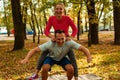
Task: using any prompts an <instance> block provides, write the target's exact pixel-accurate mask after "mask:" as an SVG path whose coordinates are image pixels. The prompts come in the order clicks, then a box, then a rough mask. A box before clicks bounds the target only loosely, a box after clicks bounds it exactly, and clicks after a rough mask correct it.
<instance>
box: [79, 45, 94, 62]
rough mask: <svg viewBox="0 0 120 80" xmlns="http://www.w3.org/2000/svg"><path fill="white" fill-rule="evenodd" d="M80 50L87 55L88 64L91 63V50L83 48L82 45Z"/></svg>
mask: <svg viewBox="0 0 120 80" xmlns="http://www.w3.org/2000/svg"><path fill="white" fill-rule="evenodd" d="M78 49H79V50H80V51H82V52H83V53H84V54H85V55H86V57H87V62H88V63H89V62H90V61H91V60H92V56H91V54H90V52H89V50H88V49H87V48H86V47H84V46H82V45H81V46H80V47H79V48H78Z"/></svg>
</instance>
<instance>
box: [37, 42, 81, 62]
mask: <svg viewBox="0 0 120 80" xmlns="http://www.w3.org/2000/svg"><path fill="white" fill-rule="evenodd" d="M80 46H81V45H80V44H78V43H77V42H75V41H73V40H70V41H65V42H64V43H63V45H62V46H61V47H59V46H58V45H57V43H56V42H52V41H51V40H50V41H48V42H46V43H44V44H42V45H40V46H39V48H40V50H41V51H45V50H49V52H50V53H49V54H48V55H47V56H49V57H51V58H53V59H54V60H56V61H60V60H61V59H62V58H63V57H65V56H66V54H67V53H68V52H69V50H70V49H78V48H79V47H80Z"/></svg>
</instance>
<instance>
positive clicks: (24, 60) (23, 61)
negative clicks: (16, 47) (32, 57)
mask: <svg viewBox="0 0 120 80" xmlns="http://www.w3.org/2000/svg"><path fill="white" fill-rule="evenodd" d="M20 63H21V64H26V63H28V59H23V60H21V61H20Z"/></svg>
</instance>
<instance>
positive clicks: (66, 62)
mask: <svg viewBox="0 0 120 80" xmlns="http://www.w3.org/2000/svg"><path fill="white" fill-rule="evenodd" d="M58 64H59V65H61V66H62V67H63V69H64V70H66V71H67V77H68V80H71V79H72V77H73V75H74V68H73V66H72V64H71V62H70V61H69V60H68V58H66V57H64V58H62V59H61V61H59V63H58Z"/></svg>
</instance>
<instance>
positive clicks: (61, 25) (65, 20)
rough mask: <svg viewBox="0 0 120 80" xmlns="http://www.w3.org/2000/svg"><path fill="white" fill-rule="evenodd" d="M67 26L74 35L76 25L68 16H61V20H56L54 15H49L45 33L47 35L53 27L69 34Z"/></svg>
mask: <svg viewBox="0 0 120 80" xmlns="http://www.w3.org/2000/svg"><path fill="white" fill-rule="evenodd" d="M69 26H70V27H71V29H72V34H71V36H73V37H75V35H76V34H77V27H76V26H75V24H74V23H73V21H72V20H71V19H70V18H69V17H68V16H62V19H61V20H58V19H57V18H56V16H51V17H50V18H49V20H48V22H47V25H46V28H45V35H46V36H48V35H49V34H50V29H51V28H52V27H53V28H54V30H59V29H62V30H64V32H65V34H66V36H69V32H68V30H69Z"/></svg>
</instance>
